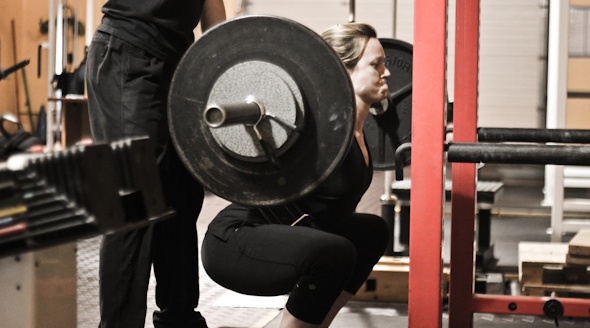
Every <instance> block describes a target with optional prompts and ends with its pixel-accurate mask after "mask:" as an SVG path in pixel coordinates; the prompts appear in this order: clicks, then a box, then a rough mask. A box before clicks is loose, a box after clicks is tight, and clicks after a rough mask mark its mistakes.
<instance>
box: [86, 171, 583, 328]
mask: <svg viewBox="0 0 590 328" xmlns="http://www.w3.org/2000/svg"><path fill="white" fill-rule="evenodd" d="M449 171H450V170H447V172H449ZM523 172H528V173H526V174H523ZM406 176H409V175H406ZM486 179H488V180H489V179H491V180H502V181H504V185H505V187H504V193H503V196H502V198H501V199H500V200H499V202H497V203H496V204H495V205H494V208H493V212H492V213H493V216H492V227H491V241H492V243H493V244H494V256H495V258H496V259H497V261H496V263H495V265H493V266H492V267H491V268H489V269H488V270H487V271H488V272H493V273H503V274H504V275H505V277H514V276H515V275H516V273H517V271H518V243H519V242H520V241H550V236H549V235H548V234H547V232H546V231H547V228H549V227H550V215H549V213H550V209H549V208H545V207H542V206H541V205H540V204H541V200H542V199H543V192H542V188H543V177H542V171H539V170H538V169H536V168H532V169H531V170H526V169H525V170H522V169H519V170H512V171H511V168H508V169H503V168H498V167H493V166H489V167H488V168H486V167H484V169H482V170H480V180H486ZM384 181H385V180H384V172H380V171H376V172H375V175H374V178H373V184H372V185H371V187H370V189H369V191H368V192H367V194H366V195H365V197H364V198H363V200H362V201H361V203H360V204H359V208H358V210H359V211H360V212H369V213H374V214H378V215H380V214H381V203H380V197H381V195H382V194H383V193H384ZM227 204H228V203H227V201H225V200H223V199H221V198H219V197H217V196H215V195H211V194H207V196H206V198H205V203H204V206H203V211H202V212H201V216H200V217H199V220H198V223H197V229H198V232H199V236H200V238H202V236H203V234H204V232H205V231H206V229H207V225H208V224H209V222H210V221H211V219H212V218H213V217H214V216H215V214H217V212H218V211H219V210H221V209H222V208H223V207H225V206H226V205H227ZM448 216H449V215H448V213H445V229H444V230H445V237H444V240H445V247H444V248H443V249H444V250H445V251H444V255H443V258H444V262H445V263H448V258H449V255H448V248H449V247H448V239H449V233H448V230H449V229H448ZM570 237H571V236H570ZM100 238H101V237H96V238H91V239H86V240H82V241H80V242H79V243H78V308H77V310H78V314H77V316H78V327H79V328H94V327H96V326H97V323H98V321H99V317H98V274H97V272H98V248H99V244H100ZM565 238H568V237H567V236H566V237H565ZM564 241H565V240H564ZM200 285H201V299H200V302H199V308H198V310H199V311H201V313H202V314H203V316H204V317H205V318H206V319H207V323H208V325H209V327H210V328H216V327H217V328H238V327H239V328H257V327H258V328H278V327H279V322H280V310H281V308H282V306H283V305H284V303H285V301H286V297H285V296H279V297H251V296H245V295H239V294H236V293H233V292H231V291H229V290H226V289H224V288H223V287H221V286H219V285H217V284H216V283H215V282H213V281H212V280H211V279H210V278H209V277H208V276H207V274H206V272H205V271H204V270H203V269H202V267H201V270H200ZM154 287H155V282H154V281H153V279H152V282H151V284H150V289H149V291H148V294H149V295H148V313H147V315H146V327H148V328H149V327H153V325H152V323H151V322H152V320H151V313H152V312H153V311H154V310H155V308H156V307H155V304H154V302H153V298H154V297H153V296H154ZM407 310H408V309H407V304H405V303H378V302H350V303H349V304H348V305H347V306H346V307H345V308H344V309H342V311H341V312H340V313H339V314H338V316H337V317H336V319H335V321H334V323H333V325H332V327H337V328H349V327H350V328H353V327H354V328H359V327H374V328H380V327H388V328H390V327H407V325H408V314H407ZM442 323H443V327H447V326H448V323H447V315H446V313H445V312H444V311H443V316H442ZM559 324H560V325H563V326H566V327H570V326H573V327H590V320H580V319H563V320H561V321H560V322H559ZM473 326H474V327H476V328H478V327H480V328H482V327H483V328H485V327H555V322H554V321H552V320H550V319H548V318H544V317H536V316H529V315H527V316H522V315H520V316H516V315H494V314H483V313H482V314H480V313H477V314H475V315H474V324H473Z"/></svg>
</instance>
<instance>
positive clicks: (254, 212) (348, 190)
mask: <svg viewBox="0 0 590 328" xmlns="http://www.w3.org/2000/svg"><path fill="white" fill-rule="evenodd" d="M372 177H373V166H372V161H371V158H370V157H369V165H368V166H367V165H366V164H365V159H364V157H363V153H362V152H361V149H360V147H359V145H358V143H357V142H356V140H353V142H352V145H351V148H350V150H349V151H348V154H347V156H346V157H345V158H344V161H343V163H342V164H341V165H340V166H339V168H338V169H337V170H336V171H334V172H333V173H332V174H331V175H330V177H329V178H328V179H327V180H326V181H325V182H324V183H322V184H321V185H320V186H319V187H318V188H317V189H316V190H314V191H313V192H311V194H309V195H307V196H304V197H303V198H302V199H300V200H298V201H296V202H295V203H293V204H289V205H279V206H275V207H272V208H264V209H262V210H261V208H251V207H246V206H243V205H239V204H231V205H229V206H228V207H227V208H225V209H224V210H222V211H221V212H220V213H219V214H218V215H217V216H216V217H215V219H214V220H213V221H212V222H211V223H210V224H209V228H208V231H209V232H210V233H212V234H213V235H215V236H217V237H218V238H220V239H222V240H227V238H228V236H229V234H230V233H231V231H233V230H234V229H235V228H238V227H240V226H241V225H244V224H245V225H259V224H269V223H270V224H273V223H282V224H291V223H292V222H293V221H294V220H295V219H297V218H298V217H300V216H301V214H309V215H311V217H312V220H313V221H314V225H315V226H318V227H319V228H322V226H324V225H329V224H333V223H334V222H333V221H334V220H339V219H342V218H343V217H347V216H350V215H351V214H352V213H353V212H354V211H355V209H356V206H357V205H358V203H359V201H360V200H361V198H362V197H363V195H364V193H365V191H367V189H368V188H369V186H370V184H371V180H372ZM270 192H272V191H270ZM281 217H284V220H283V218H281ZM302 223H303V225H308V224H306V223H305V222H302Z"/></svg>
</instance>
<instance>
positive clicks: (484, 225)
mask: <svg viewBox="0 0 590 328" xmlns="http://www.w3.org/2000/svg"><path fill="white" fill-rule="evenodd" d="M410 187H411V180H409V179H408V180H402V181H395V182H394V183H393V185H392V193H393V194H394V195H395V196H396V197H397V199H398V202H399V203H398V204H399V205H400V216H399V217H400V232H399V243H400V244H402V245H406V251H408V250H409V246H410V238H409V237H410V234H409V232H410V224H409V223H410ZM503 190H504V183H502V182H500V181H478V182H477V219H478V220H477V222H476V227H477V256H476V266H477V267H478V268H485V267H486V265H487V264H488V263H489V262H490V261H491V260H492V259H493V258H494V247H493V245H492V244H491V242H490V227H491V217H492V206H493V205H494V203H495V202H496V201H497V200H498V199H500V197H502V193H503ZM445 198H446V200H447V201H449V200H450V199H451V181H446V182H445Z"/></svg>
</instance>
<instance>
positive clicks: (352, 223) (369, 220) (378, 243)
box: [322, 213, 389, 294]
mask: <svg viewBox="0 0 590 328" xmlns="http://www.w3.org/2000/svg"><path fill="white" fill-rule="evenodd" d="M322 228H324V229H325V230H327V231H329V232H331V233H334V234H337V235H339V236H342V237H345V238H346V239H348V240H349V241H350V242H351V243H352V244H353V245H354V247H355V249H356V252H357V254H358V258H357V265H356V267H355V269H354V272H353V274H352V276H351V278H350V281H349V282H348V284H347V286H346V287H345V288H344V290H345V291H347V292H349V293H350V294H355V293H356V292H357V291H358V289H359V288H360V287H361V286H362V284H363V283H364V282H365V280H366V279H367V277H368V276H369V274H370V273H371V271H372V270H373V266H375V264H377V262H379V259H380V258H381V257H382V256H383V254H384V253H385V248H386V247H387V242H388V241H389V235H388V232H387V231H388V230H387V224H386V223H385V221H384V220H383V219H382V218H381V217H379V216H376V215H373V214H366V213H354V214H352V215H351V216H350V217H348V218H340V219H339V220H333V222H330V224H329V225H325V224H324V225H323V226H322Z"/></svg>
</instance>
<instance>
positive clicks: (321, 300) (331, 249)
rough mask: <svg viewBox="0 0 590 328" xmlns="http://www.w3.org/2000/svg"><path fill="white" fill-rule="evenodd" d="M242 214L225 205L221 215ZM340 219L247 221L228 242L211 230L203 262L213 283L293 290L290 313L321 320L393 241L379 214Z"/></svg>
mask: <svg viewBox="0 0 590 328" xmlns="http://www.w3.org/2000/svg"><path fill="white" fill-rule="evenodd" d="M230 207H231V206H230ZM239 214H240V213H239V210H236V209H234V210H231V211H228V210H227V209H226V210H224V211H222V212H221V213H220V216H224V215H239ZM218 217H219V216H218ZM335 221H336V222H335V223H334V224H332V225H329V226H323V228H324V229H327V230H328V231H329V232H328V231H322V230H316V229H313V228H308V227H291V226H287V225H276V224H263V225H256V226H252V225H245V226H241V227H239V228H237V229H235V230H233V232H232V233H230V235H229V237H228V238H227V240H226V241H224V240H223V239H222V238H218V237H217V236H215V235H214V234H213V233H211V231H208V232H207V234H206V235H205V239H204V241H203V245H202V260H203V266H204V267H205V270H206V271H207V273H208V274H209V276H210V277H211V278H212V279H213V280H214V281H216V282H217V283H218V284H220V285H221V286H223V287H225V288H228V289H231V290H234V291H236V292H239V293H243V294H250V295H260V296H270V295H283V294H288V293H290V294H291V295H290V297H289V300H288V302H287V305H286V307H287V309H288V310H289V312H290V313H291V314H293V315H294V316H295V317H296V318H298V319H300V320H303V321H305V322H309V323H312V324H320V323H321V322H322V321H323V319H324V317H325V316H326V314H327V313H328V311H329V310H330V308H331V307H332V304H333V303H334V301H335V300H336V298H337V297H338V295H340V293H341V292H342V291H343V290H345V291H347V292H350V293H351V294H354V293H356V291H357V290H358V289H359V288H360V287H361V285H362V284H363V282H364V281H365V280H366V278H367V276H368V275H369V274H370V272H371V270H372V268H373V266H374V265H375V263H377V262H378V261H379V259H380V258H381V256H382V255H383V252H384V250H385V247H386V245H387V241H388V235H387V228H386V225H385V222H384V221H383V220H382V219H381V218H380V217H378V216H375V215H370V214H353V215H351V216H349V217H346V218H337V219H335ZM212 224H215V221H214V222H213V223H212Z"/></svg>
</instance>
